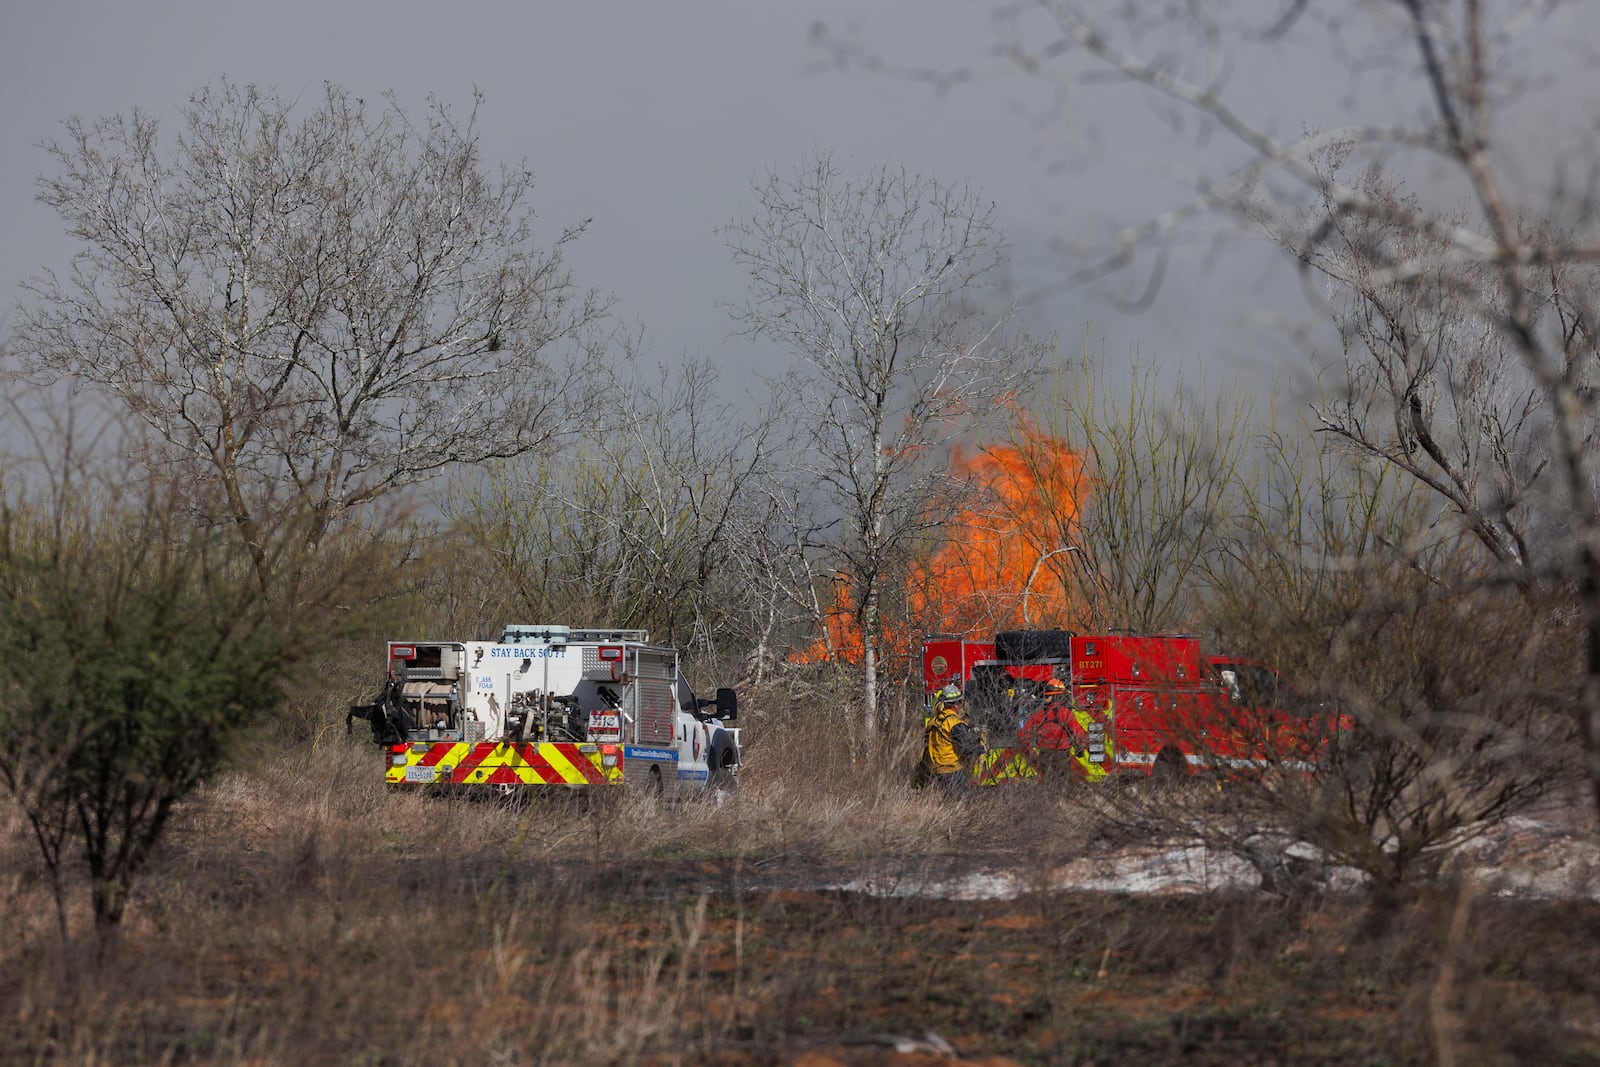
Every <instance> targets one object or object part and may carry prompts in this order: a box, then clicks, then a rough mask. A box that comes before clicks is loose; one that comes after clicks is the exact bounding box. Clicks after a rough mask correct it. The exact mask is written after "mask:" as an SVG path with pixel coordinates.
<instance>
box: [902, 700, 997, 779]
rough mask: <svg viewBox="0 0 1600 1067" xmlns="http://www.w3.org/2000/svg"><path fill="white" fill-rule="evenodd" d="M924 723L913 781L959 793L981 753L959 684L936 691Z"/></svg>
mask: <svg viewBox="0 0 1600 1067" xmlns="http://www.w3.org/2000/svg"><path fill="white" fill-rule="evenodd" d="M925 726H926V738H925V740H924V743H923V749H922V762H921V763H920V764H918V766H917V775H916V780H915V784H916V785H917V786H919V787H921V786H924V785H927V784H929V783H936V784H937V785H938V786H939V788H940V789H941V791H943V792H945V793H949V794H952V795H959V794H960V793H961V792H963V791H964V790H965V789H966V785H967V780H968V767H969V765H970V762H971V761H972V760H973V759H974V757H981V756H982V754H983V736H982V735H981V734H980V733H979V732H978V731H977V730H976V729H975V728H974V727H973V726H972V724H971V723H969V722H967V719H966V714H965V709H964V707H963V700H962V695H961V688H960V687H959V686H957V685H955V684H954V683H952V684H950V685H947V686H945V687H944V688H943V689H941V690H939V692H938V694H937V695H936V696H935V697H934V701H933V707H932V709H931V711H930V713H929V715H928V718H927V720H926V723H925Z"/></svg>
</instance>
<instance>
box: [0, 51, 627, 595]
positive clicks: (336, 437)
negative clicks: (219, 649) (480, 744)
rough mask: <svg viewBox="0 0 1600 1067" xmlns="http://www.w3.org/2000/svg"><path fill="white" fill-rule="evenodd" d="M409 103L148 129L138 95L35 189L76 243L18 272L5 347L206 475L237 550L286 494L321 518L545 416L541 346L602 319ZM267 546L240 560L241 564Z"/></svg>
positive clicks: (564, 387) (436, 109)
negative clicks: (29, 275) (27, 297)
mask: <svg viewBox="0 0 1600 1067" xmlns="http://www.w3.org/2000/svg"><path fill="white" fill-rule="evenodd" d="M479 102H480V101H479V98H477V97H474V100H473V106H472V110H471V111H470V112H469V113H468V114H467V116H466V118H465V120H462V119H461V118H458V117H457V116H456V115H454V114H453V113H452V112H451V111H450V110H449V109H448V108H447V107H445V105H443V104H442V103H440V102H438V101H436V100H430V102H429V106H428V108H427V110H426V112H425V113H424V114H422V115H421V116H416V115H412V114H409V113H407V112H406V111H405V110H404V109H403V108H402V107H401V105H400V103H399V101H398V100H397V99H396V98H395V97H393V96H392V95H391V96H389V97H387V98H386V100H385V103H384V105H383V106H382V107H381V108H378V109H376V111H374V110H371V109H369V108H368V106H367V104H366V102H365V101H363V100H361V99H360V98H358V97H356V96H354V95H352V94H351V93H350V92H349V91H348V90H345V89H342V88H340V87H338V86H335V85H332V84H329V85H325V86H324V87H323V88H322V90H321V91H320V92H319V93H318V94H316V96H315V98H314V99H313V100H311V101H309V102H306V103H305V104H302V102H301V101H299V100H285V99H283V98H282V97H280V96H278V95H277V94H276V93H275V92H273V91H271V90H266V89H260V88H257V87H255V86H238V85H234V84H232V83H228V82H223V83H221V84H220V85H216V86H211V87H207V88H204V89H201V90H199V91H198V92H196V93H195V94H194V95H193V96H192V97H191V98H190V100H189V102H188V104H187V105H186V106H185V107H183V108H182V110H181V119H182V123H181V127H180V128H179V130H178V131H177V133H176V135H175V136H173V137H172V138H171V139H170V140H166V141H164V140H163V139H162V138H161V136H160V134H161V132H162V131H161V130H160V126H159V123H158V122H157V120H156V119H155V117H153V116H152V115H150V114H148V113H146V112H143V111H140V110H134V111H132V112H130V113H127V114H118V115H114V116H112V117H110V118H105V119H100V120H97V121H94V122H85V121H83V120H81V119H76V118H74V119H70V120H68V121H67V122H66V124H65V136H64V137H63V138H62V139H61V140H59V141H55V142H52V143H50V144H48V145H46V148H47V150H48V151H49V153H50V156H51V157H52V159H53V161H54V163H55V170H54V172H53V173H49V174H46V175H45V176H44V177H42V178H41V179H40V181H39V199H40V200H41V201H42V202H43V203H45V204H48V205H49V206H50V207H52V208H54V209H55V210H56V212H57V213H58V214H59V215H60V216H61V219H62V221H63V222H64V223H65V224H66V226H67V229H68V231H69V232H70V233H71V235H72V236H73V237H74V238H75V239H76V240H77V241H78V243H79V251H78V252H77V254H76V255H75V257H74V260H73V264H72V269H71V270H70V271H69V272H67V273H66V274H64V275H60V274H57V273H55V272H47V273H45V274H44V275H42V276H41V277H39V278H37V279H35V280H34V281H32V282H31V284H30V285H29V286H28V290H29V292H30V293H31V295H32V298H33V299H32V300H31V302H30V303H28V304H27V305H25V306H24V307H23V308H22V309H21V311H20V313H19V316H18V321H17V327H16V334H15V338H14V342H13V344H12V346H11V347H12V351H13V353H14V355H15V356H17V357H19V358H20V359H21V360H22V361H23V362H24V363H25V364H26V366H27V367H29V368H30V369H31V371H32V372H33V373H35V374H36V375H40V376H47V377H52V378H53V377H69V378H74V379H80V380H83V381H87V382H90V383H92V384H93V385H95V386H97V387H99V388H101V389H104V390H106V391H108V392H109V393H111V394H113V395H114V396H115V397H117V398H118V399H119V400H120V401H121V402H122V403H123V404H125V405H126V407H127V409H128V410H129V411H130V412H132V413H133V414H134V415H135V416H137V417H138V418H139V419H141V420H143V421H144V422H145V423H146V424H147V425H148V426H149V427H150V428H151V429H152V430H154V431H155V432H156V434H157V435H159V437H160V438H161V439H162V440H164V442H165V444H166V446H167V456H166V459H167V460H168V461H176V462H179V463H183V464H187V465H189V466H190V467H191V468H192V469H194V470H196V471H198V472H200V473H201V474H202V475H203V476H204V477H207V478H208V479H210V480H211V481H212V482H213V483H214V484H215V485H216V486H217V487H218V488H219V490H220V492H221V494H222V498H223V500H224V501H225V507H224V514H222V515H221V516H218V518H222V519H225V520H226V521H229V522H232V523H233V524H235V525H236V526H237V527H238V529H239V531H240V532H241V534H242V535H243V537H244V539H245V541H246V543H247V544H256V543H258V542H259V540H260V533H259V532H260V529H261V527H262V526H263V524H264V521H265V518H266V517H267V516H269V515H270V514H271V512H272V510H273V509H275V508H277V507H279V506H281V505H282V501H283V498H284V496H285V494H292V495H293V496H295V497H296V498H297V499H299V500H303V501H304V502H305V503H306V504H307V505H308V506H309V507H310V509H311V513H312V514H313V515H316V516H318V517H319V521H318V522H317V523H315V524H313V526H312V528H311V529H310V530H309V531H308V533H309V536H310V537H311V538H313V540H314V539H316V538H318V537H320V536H321V535H322V533H323V532H324V531H325V530H327V529H328V528H329V524H330V523H331V522H333V521H334V520H335V519H336V518H337V517H338V515H339V514H340V513H342V512H344V511H347V510H348V509H351V508H356V507H359V506H361V505H363V504H365V503H367V502H369V501H372V500H374V499H376V498H378V497H380V496H383V495H384V494H387V493H390V492H392V491H394V490H396V489H399V488H402V487H405V486H408V485H411V484H414V483H416V482H418V481H420V480H423V479H426V478H428V477H430V476H432V475H433V474H434V473H435V472H437V471H439V470H440V469H442V468H444V467H446V466H447V465H449V464H452V463H471V462H476V461H480V460H484V459H489V458H492V457H499V456H514V455H520V454H522V453H523V452H526V451H527V450H529V449H531V448H533V447H534V446H536V445H537V444H538V443H539V442H540V441H543V440H546V439H548V438H549V437H550V435H551V434H552V433H554V432H555V431H556V430H557V429H558V428H560V427H562V426H563V425H565V418H566V415H567V412H566V410H565V408H566V406H567V405H568V403H569V402H570V401H571V400H572V399H573V397H574V388H573V384H572V383H573V382H574V381H575V380H577V379H576V378H575V376H573V375H571V374H570V373H568V372H567V371H566V369H565V368H564V367H563V365H562V361H561V359H560V358H558V353H559V351H560V350H561V349H562V347H563V346H564V345H565V346H569V349H570V350H571V351H576V347H575V346H576V343H577V342H578V341H579V340H580V338H581V337H582V335H583V333H584V331H585V329H586V328H587V327H588V326H590V325H591V324H592V323H594V322H595V321H596V320H597V319H598V318H599V317H600V316H601V314H602V313H603V311H604V306H603V303H602V301H600V300H599V299H597V298H596V296H595V295H594V294H593V293H592V292H589V291H586V290H583V289H580V288H578V287H577V286H576V285H575V284H574V283H573V281H572V279H571V277H570V275H569V273H568V271H567V269H566V267H565V265H564V263H563V259H562V254H563V250H564V246H565V245H566V244H567V243H568V242H570V241H572V240H574V239H575V238H577V237H578V236H579V235H580V234H581V233H582V232H583V229H584V224H583V223H578V224H576V225H574V226H571V227H569V228H567V229H564V230H562V231H559V232H558V233H556V234H555V235H554V237H553V239H552V240H550V241H549V243H548V244H547V245H545V246H541V245H540V244H539V243H537V241H536V239H535V235H534V230H533V212H532V209H531V207H530V205H529V203H528V200H529V197H530V195H531V193H532V190H533V174H532V172H531V171H530V170H528V169H527V167H526V166H514V167H507V168H502V169H501V170H500V172H499V173H498V174H495V173H492V172H490V171H489V170H488V169H487V168H486V167H485V165H484V161H483V159H482V155H481V149H480V146H479V141H478V131H477V127H476V119H477V109H478V105H479ZM263 563H264V560H263V558H262V556H261V554H260V552H259V551H258V552H257V565H258V567H260V566H262V565H263Z"/></svg>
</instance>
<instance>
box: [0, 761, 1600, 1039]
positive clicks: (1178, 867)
mask: <svg viewBox="0 0 1600 1067" xmlns="http://www.w3.org/2000/svg"><path fill="white" fill-rule="evenodd" d="M275 776H278V777H275ZM1541 827H1542V828H1541ZM8 840H9V842H10V844H9V845H8V846H7V847H8V848H9V851H8V852H7V853H6V854H5V855H4V856H3V857H0V860H3V861H4V862H0V900H3V902H4V904H5V906H6V909H7V914H8V915H9V916H10V917H11V922H10V924H9V929H8V933H7V935H6V937H5V939H4V941H3V942H0V1064H13V1063H16V1064H24V1063H26V1064H38V1063H96V1064H129V1065H133V1064H151V1063H165V1064H255V1065H268V1064H274V1065H275V1064H341V1065H342V1064H366V1065H410V1064H417V1065H425V1064H426V1065H432V1064H452V1063H462V1064H466V1063H473V1064H507V1065H523V1064H552V1065H560V1064H619V1065H621V1064H652V1065H676V1064H709V1065H716V1067H770V1065H780V1064H782V1065H796V1067H841V1065H844V1067H878V1065H891V1064H893V1065H899V1067H913V1065H932V1064H946V1063H953V1062H965V1063H981V1064H990V1065H998V1064H1013V1063H1015V1064H1078V1065H1084V1064H1109V1063H1127V1062H1129V1060H1130V1058H1135V1059H1137V1061H1138V1062H1139V1063H1141V1064H1151V1065H1154V1064H1165V1063H1178V1062H1182V1063H1185V1064H1200V1065H1206V1064H1217V1065H1222V1064H1226V1065H1228V1067H1239V1065H1241V1064H1303V1063H1340V1064H1346V1063H1351V1064H1370V1065H1374V1067H1376V1065H1385V1064H1396V1065H1398V1064H1431V1063H1435V1062H1446V1061H1453V1062H1456V1063H1462V1064H1508V1065H1509V1064H1523V1063H1530V1062H1538V1063H1541V1064H1558V1065H1559V1064H1573V1065H1577V1064H1591V1063H1595V1062H1600V979H1597V977H1596V975H1597V972H1600V968H1597V967H1596V962H1595V961H1596V960H1600V901H1597V900H1596V898H1595V897H1594V895H1593V894H1592V893H1591V894H1589V895H1583V894H1575V893H1566V892H1563V893H1536V892H1526V891H1525V892H1520V893H1515V894H1514V893H1512V892H1511V890H1512V889H1515V888H1516V887H1515V886H1514V885H1512V884H1510V883H1504V882H1503V883H1497V882H1494V881H1493V880H1491V879H1488V878H1487V877H1481V876H1474V877H1472V878H1469V879H1466V880H1451V879H1445V880H1441V881H1440V882H1439V883H1438V884H1437V885H1435V886H1432V887H1431V888H1428V889H1427V890H1426V891H1424V892H1422V893H1420V894H1418V895H1417V896H1416V897H1415V898H1414V899H1412V900H1410V901H1408V902H1406V903H1405V904H1404V905H1403V906H1402V907H1399V908H1397V909H1395V910H1391V911H1386V912H1378V911H1375V910H1374V909H1373V908H1372V907H1371V906H1370V905H1369V903H1368V902H1367V900H1366V898H1365V897H1364V896H1363V895H1362V894H1361V893H1359V892H1357V891H1349V890H1345V889H1340V888H1338V886H1337V885H1332V886H1324V887H1322V888H1320V889H1318V890H1317V891H1315V892H1308V893H1305V894H1302V895H1299V896H1294V897H1284V896H1277V895H1270V894H1266V893H1263V892H1261V891H1260V890H1259V889H1256V888H1253V887H1252V886H1251V885H1249V884H1248V879H1244V880H1237V879H1235V878H1234V877H1233V876H1232V875H1227V876H1226V877H1224V876H1223V875H1224V874H1225V873H1226V872H1225V870H1224V867H1223V866H1222V865H1220V864H1218V863H1212V862H1198V863H1197V862H1196V861H1195V859H1194V857H1192V856H1185V855H1183V854H1182V852H1181V850H1177V851H1175V850H1173V849H1171V848H1168V847H1165V846H1163V845H1162V844H1161V843H1159V842H1150V841H1141V840H1138V839H1137V836H1136V835H1133V836H1130V835H1129V834H1127V833H1123V834H1122V835H1121V836H1117V835H1110V836H1108V835H1106V834H1105V833H1103V832H1102V831H1101V830H1100V829H1098V828H1097V827H1096V826H1095V825H1093V824H1092V823H1091V822H1089V821H1087V817H1086V816H1085V815H1084V813H1083V811H1082V810H1081V808H1080V807H1078V806H1075V805H1074V803H1073V802H1071V801H1070V800H1066V801H1061V802H1059V803H1057V802H1054V801H1052V802H1050V803H1037V802H1032V801H1030V802H1028V803H1027V804H1026V805H1022V804H1017V805H1015V806H1013V804H1012V802H1011V801H1003V802H998V803H995V804H978V805H962V806H937V805H930V804H929V803H928V801H927V799H926V798H920V797H910V796H901V795H900V794H899V793H895V792H893V791H892V790H891V791H887V792H880V793H876V794H863V795H861V796H857V797H855V798H845V799H838V800H831V799H829V798H826V797H822V796H817V795H804V794H801V793H798V792H780V791H778V790H776V789H774V790H773V791H771V792H769V793H763V792H761V791H750V792H746V793H745V794H743V795H741V796H739V797H738V798H736V799H735V800H732V801H730V802H729V803H727V804H725V805H711V804H665V805H653V804H652V805H640V804H633V803H631V802H630V804H629V805H623V806H619V807H604V806H602V807H597V808H592V809H591V808H586V807H579V806H572V805H567V806H559V807H552V806H533V807H527V808H508V807H504V806H500V805H496V804H492V803H458V802H454V801H438V800H429V799H426V798H421V797H411V796H404V797H397V796H393V795H390V794H386V793H384V792H382V791H381V790H377V789H372V788H369V787H367V786H365V785H357V786H351V785H348V784H345V782H344V780H343V779H337V780H334V779H328V780H322V781H320V782H319V781H315V780H310V781H306V780H302V779H300V778H296V777H294V776H293V775H292V769H290V768H279V769H276V770H274V769H272V768H268V769H267V770H265V771H258V772H256V773H254V774H252V775H249V776H241V777H239V778H236V779H234V780H232V781H230V782H229V783H228V784H226V785H225V786H223V787H220V788H217V789H214V790H212V791H210V792H209V793H208V794H207V795H206V796H205V797H204V798H202V799H201V802H200V803H197V804H196V805H194V807H193V810H192V811H191V812H190V813H189V814H187V815H186V817H185V819H184V820H183V821H182V822H181V824H180V825H179V826H178V827H176V828H175V830H174V833H173V835H172V839H171V840H170V842H169V844H168V846H167V847H166V848H165V849H164V850H163V852H162V855H161V857H160V860H159V862H158V865H157V867H155V868H153V869H152V870H151V871H150V872H149V873H148V875H147V877H146V879H145V880H144V881H143V882H142V883H141V885H140V887H139V890H138V892H137V894H136V899H135V902H134V905H133V907H132V908H131V909H130V913H129V918H128V920H127V922H126V923H125V924H124V928H123V929H122V930H120V931H119V932H118V934H117V936H116V937H115V938H114V939H111V940H109V941H106V940H103V939H98V938H96V937H95V935H94V932H93V930H92V927H91V926H89V925H88V924H87V923H85V922H84V916H83V915H82V913H81V911H79V912H74V913H73V914H72V916H71V918H72V928H73V931H74V932H73V935H72V937H71V939H70V940H69V942H68V943H66V944H63V943H62V942H61V939H60V937H59V935H58V933H57V932H56V928H55V921H54V912H53V903H52V900H51V896H50V894H49V891H48V885H47V884H46V882H45V880H44V879H43V877H42V875H41V872H40V871H39V870H38V869H37V866H36V865H35V864H32V863H31V862H30V860H29V856H28V853H27V851H26V849H25V848H24V847H23V845H24V844H25V841H24V840H23V839H22V838H20V837H18V836H16V835H13V836H12V837H10V838H9V839H8ZM1574 840H1575V839H1573V838H1571V836H1570V835H1569V834H1568V833H1567V831H1565V830H1563V829H1561V828H1559V827H1556V826H1553V825H1545V824H1538V823H1537V821H1535V822H1534V823H1529V824H1527V825H1518V826H1513V827H1512V828H1511V829H1510V831H1509V833H1508V835H1507V836H1506V837H1505V838H1504V839H1503V840H1502V841H1500V842H1499V843H1493V842H1491V843H1487V844H1485V846H1484V848H1483V850H1482V852H1481V856H1482V862H1481V864H1480V866H1481V869H1482V870H1486V871H1488V870H1493V869H1497V868H1498V869H1506V870H1510V869H1511V868H1512V867H1515V868H1517V869H1519V870H1534V869H1535V868H1538V869H1541V870H1545V871H1546V872H1547V873H1548V871H1550V870H1558V869H1559V870H1567V869H1569V868H1570V869H1571V871H1577V870H1578V868H1579V867H1581V863H1579V864H1578V865H1577V866H1576V867H1575V866H1573V863H1572V862H1571V861H1569V860H1561V859H1559V858H1558V856H1559V854H1562V848H1561V846H1562V843H1563V842H1567V843H1569V844H1570V843H1572V842H1573V841H1574ZM1579 843H1582V844H1584V845H1585V847H1587V846H1588V844H1591V842H1587V840H1585V841H1584V842H1579ZM1541 864H1542V865H1543V866H1541ZM1563 864H1566V866H1565V867H1563ZM1197 871H1199V872H1202V873H1206V872H1210V873H1214V874H1216V875H1217V877H1216V878H1215V879H1214V880H1213V881H1211V882H1210V883H1204V882H1203V881H1202V884H1196V883H1195V875H1196V872H1197ZM1118 872H1120V873H1118ZM1530 877H1531V875H1530ZM1573 877H1576V874H1573ZM1118 878H1121V879H1123V881H1117V879H1118ZM1096 879H1101V880H1102V881H1096ZM1108 879H1109V881H1105V880H1108ZM1107 885H1119V886H1123V887H1124V888H1121V889H1108V888H1106V886H1107ZM1130 888H1137V889H1138V890H1139V891H1137V892H1135V891H1130ZM1524 888H1525V889H1526V887H1524Z"/></svg>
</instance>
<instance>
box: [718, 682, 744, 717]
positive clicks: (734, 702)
mask: <svg viewBox="0 0 1600 1067" xmlns="http://www.w3.org/2000/svg"><path fill="white" fill-rule="evenodd" d="M738 717H739V694H738V693H735V692H734V691H733V690H732V689H729V688H727V687H726V686H724V687H723V688H721V689H718V690H717V718H719V719H737V718H738Z"/></svg>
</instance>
